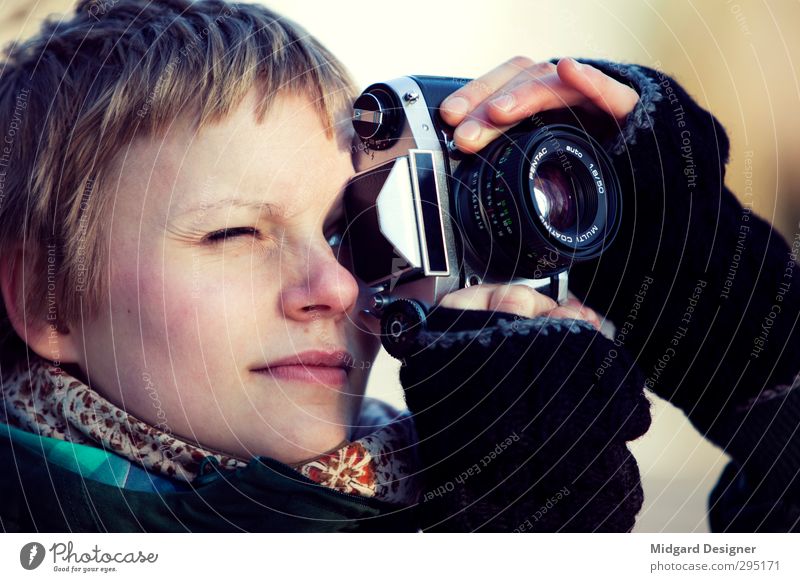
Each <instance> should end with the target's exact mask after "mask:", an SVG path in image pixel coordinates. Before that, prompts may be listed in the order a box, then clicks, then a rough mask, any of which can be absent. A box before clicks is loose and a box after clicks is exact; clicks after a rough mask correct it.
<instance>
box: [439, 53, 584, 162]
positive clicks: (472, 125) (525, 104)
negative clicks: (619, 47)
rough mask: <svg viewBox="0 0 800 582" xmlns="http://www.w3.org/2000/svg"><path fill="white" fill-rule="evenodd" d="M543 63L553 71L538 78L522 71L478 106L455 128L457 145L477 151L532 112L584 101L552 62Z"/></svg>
mask: <svg viewBox="0 0 800 582" xmlns="http://www.w3.org/2000/svg"><path fill="white" fill-rule="evenodd" d="M545 64H546V65H548V67H542V68H541V69H540V70H545V68H549V69H552V73H550V74H546V75H542V76H538V77H532V76H531V75H530V74H529V73H528V72H525V73H521V74H520V75H519V76H518V77H516V78H515V79H512V80H511V81H510V82H509V83H508V84H507V85H505V86H504V87H503V88H502V89H501V90H500V91H498V92H497V93H496V94H495V95H494V96H492V97H491V98H490V99H487V100H486V101H484V102H483V103H481V104H480V105H478V106H477V107H476V108H475V109H474V110H473V111H472V112H471V113H470V114H469V116H468V118H467V120H466V121H464V122H463V123H461V125H459V126H458V127H457V128H456V131H455V134H454V138H455V142H456V145H457V146H458V148H459V149H460V150H462V151H464V152H467V153H475V152H478V151H480V150H481V149H483V148H484V147H486V146H487V145H488V144H489V143H491V142H492V141H493V140H495V139H497V138H498V137H500V135H501V134H503V133H505V132H506V131H507V130H508V129H509V128H511V127H513V126H514V125H516V124H517V123H519V122H521V121H523V120H524V119H526V118H528V117H530V116H531V115H534V114H536V113H538V112H540V111H547V110H549V109H561V108H564V107H571V106H574V105H583V104H585V103H587V101H586V98H585V97H584V96H583V95H582V94H581V93H580V92H578V91H577V90H575V89H573V88H571V87H567V86H565V85H564V83H563V82H562V81H561V79H560V78H559V76H558V74H556V72H555V69H556V67H555V65H552V64H550V63H545Z"/></svg>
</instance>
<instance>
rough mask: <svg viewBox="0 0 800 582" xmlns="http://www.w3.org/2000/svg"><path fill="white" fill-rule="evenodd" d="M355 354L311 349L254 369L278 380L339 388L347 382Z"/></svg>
mask: <svg viewBox="0 0 800 582" xmlns="http://www.w3.org/2000/svg"><path fill="white" fill-rule="evenodd" d="M352 362H353V356H352V355H351V354H350V353H349V352H346V351H335V352H326V351H319V350H311V351H308V352H302V353H300V354H296V355H293V356H289V357H287V358H281V359H279V360H275V361H273V362H270V363H269V364H267V365H266V366H265V367H263V368H258V369H255V370H253V371H254V372H256V373H259V374H267V375H269V376H272V377H273V378H275V379H277V380H282V381H290V382H302V383H306V384H314V385H318V386H327V387H330V388H337V387H341V386H343V385H344V384H345V383H346V382H347V372H348V370H349V369H350V367H351V365H352Z"/></svg>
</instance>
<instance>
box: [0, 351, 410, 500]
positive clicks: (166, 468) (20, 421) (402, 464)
mask: <svg viewBox="0 0 800 582" xmlns="http://www.w3.org/2000/svg"><path fill="white" fill-rule="evenodd" d="M2 397H3V399H4V400H5V410H6V417H7V418H6V419H2V418H0V421H3V420H5V422H7V423H8V424H10V425H12V426H16V427H17V428H20V429H22V430H26V431H29V432H32V433H36V434H39V435H41V436H43V437H50V438H54V439H59V440H63V441H70V442H74V443H79V444H88V445H92V446H99V447H102V448H103V449H105V450H110V451H113V452H114V453H116V454H118V455H121V456H122V457H125V458H126V459H128V460H129V461H131V462H134V463H137V464H139V465H141V466H143V467H144V468H145V469H147V470H150V471H152V472H154V473H157V474H160V475H165V476H167V477H171V478H173V479H179V480H182V481H187V482H191V481H192V480H194V478H195V477H197V475H198V474H199V471H200V467H201V463H202V461H203V460H204V459H206V458H207V457H211V458H212V460H215V461H216V463H215V464H218V466H219V467H220V468H221V469H226V470H235V469H239V468H243V467H246V466H247V462H245V461H243V460H241V459H238V458H235V457H232V456H229V455H225V454H222V453H218V452H212V451H210V450H208V449H205V448H203V447H201V446H200V445H198V444H193V443H190V442H188V441H186V440H183V439H181V438H180V437H177V436H175V435H172V434H170V433H167V432H164V431H162V430H160V429H158V428H155V427H153V426H151V425H149V424H147V423H145V422H143V421H141V420H139V419H138V418H136V417H134V416H133V415H131V414H128V413H127V412H125V411H124V410H122V409H120V408H118V407H117V406H115V405H114V404H112V403H111V402H109V401H108V400H106V399H105V398H103V397H102V396H101V395H100V394H98V393H97V392H96V391H94V390H93V389H92V388H90V387H89V386H87V385H86V384H84V383H83V382H81V381H80V380H78V379H76V378H74V377H72V376H70V375H68V374H66V373H65V372H64V371H63V370H62V369H60V368H57V367H55V366H53V365H52V364H51V363H50V362H47V361H45V360H41V359H36V360H33V361H32V362H31V365H30V368H29V369H22V367H20V368H18V369H17V370H16V371H15V372H14V373H13V374H12V375H11V376H9V377H8V378H5V379H4V381H3V394H2ZM389 410H390V408H389V407H388V405H385V404H383V403H380V402H378V401H376V400H373V399H365V406H364V411H363V412H362V419H360V421H359V424H362V425H372V424H373V422H369V420H372V421H374V420H375V419H376V418H380V419H382V420H383V421H384V423H385V421H386V416H390V417H391V413H390V412H388V411H389ZM0 412H2V410H0ZM387 413H388V414H387ZM365 417H366V418H365ZM370 417H372V418H371V419H370ZM365 420H366V422H365ZM415 441H416V434H415V433H414V427H413V423H412V421H411V418H410V416H408V415H407V414H406V415H404V416H401V417H400V418H398V419H396V420H394V421H392V422H390V423H389V424H385V425H384V426H382V427H380V428H378V429H377V430H376V431H375V432H373V433H371V434H368V435H366V436H362V437H361V438H358V439H357V440H355V441H352V442H345V443H342V445H340V446H339V447H338V448H336V449H335V450H333V451H331V452H328V453H325V454H323V455H320V456H319V457H316V458H314V459H311V460H309V461H305V462H303V463H300V464H297V465H293V467H294V469H296V470H297V471H298V472H300V473H301V474H303V475H305V476H306V477H308V478H309V479H311V480H312V481H314V482H316V483H319V484H320V485H324V486H326V487H330V488H331V489H335V490H337V491H341V492H343V493H349V494H353V495H361V496H364V497H375V498H378V499H381V500H383V501H387V502H389V503H395V504H401V505H409V504H412V503H414V502H416V500H417V499H418V496H419V490H420V486H419V480H418V478H417V477H415V475H414V473H415V467H416V466H417V462H416V459H415V457H414V447H413V446H411V445H413V443H414V442H415ZM206 465H207V464H206Z"/></svg>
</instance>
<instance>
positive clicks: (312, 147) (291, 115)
mask: <svg viewBox="0 0 800 582" xmlns="http://www.w3.org/2000/svg"><path fill="white" fill-rule="evenodd" d="M255 100H256V94H255V92H254V91H251V92H250V93H249V94H248V95H247V96H246V98H245V100H244V101H243V103H242V104H241V105H240V106H239V107H238V108H237V109H236V110H235V111H233V112H232V113H231V114H230V115H229V116H227V117H226V118H225V119H224V120H222V121H220V122H218V123H214V124H212V125H209V126H206V127H203V128H202V129H200V130H199V131H195V130H193V129H192V128H191V127H190V126H189V125H188V124H185V123H178V122H176V123H175V124H174V125H173V127H171V128H170V130H169V132H168V133H167V134H166V135H165V136H164V138H163V139H159V140H152V139H150V140H140V141H137V142H135V143H134V144H132V146H131V148H130V149H129V151H128V153H127V155H126V156H125V161H124V162H123V164H124V165H123V168H122V174H121V186H122V188H121V190H133V191H134V192H136V191H138V192H139V193H141V194H146V195H147V196H146V197H147V198H148V199H150V200H153V203H154V204H155V203H156V199H157V200H158V201H160V202H162V203H165V204H166V205H167V207H168V208H167V209H166V211H167V212H168V214H169V215H171V216H177V215H180V214H181V213H184V212H187V211H190V210H191V209H193V208H194V207H196V206H197V205H198V204H201V205H209V204H213V203H214V202H215V201H217V200H231V201H237V200H239V201H241V202H242V203H259V202H263V203H271V204H275V205H276V206H281V207H287V208H288V207H292V206H294V207H307V206H308V205H314V204H316V203H325V202H326V201H327V202H329V201H330V199H332V198H334V197H335V196H336V194H337V193H338V192H339V191H340V190H341V188H342V186H344V184H345V182H346V181H347V180H348V179H349V178H350V177H351V176H352V174H353V166H352V161H351V155H350V151H349V148H347V147H346V146H344V143H345V142H346V139H342V138H341V135H340V136H338V139H337V136H331V137H328V136H327V135H326V134H325V127H324V125H323V123H322V121H321V119H320V117H319V114H318V113H317V111H316V109H315V107H314V104H313V102H312V101H311V100H310V99H308V98H307V97H304V96H298V95H293V94H288V93H287V94H281V95H279V96H277V97H276V99H275V101H274V102H273V104H272V106H271V107H270V109H269V111H268V112H267V114H266V116H265V117H264V119H263V120H262V121H261V123H258V122H257V121H256V118H255V115H254V109H255V103H256V101H255ZM143 189H144V190H146V192H142V190H143Z"/></svg>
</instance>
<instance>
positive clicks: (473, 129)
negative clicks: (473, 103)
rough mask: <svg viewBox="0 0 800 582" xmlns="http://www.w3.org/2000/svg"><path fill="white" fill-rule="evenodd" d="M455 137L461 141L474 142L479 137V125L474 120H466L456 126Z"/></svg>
mask: <svg viewBox="0 0 800 582" xmlns="http://www.w3.org/2000/svg"><path fill="white" fill-rule="evenodd" d="M456 135H457V136H458V137H460V138H461V139H466V140H468V141H475V140H476V139H478V138H479V137H480V136H481V124H480V123H478V122H477V121H475V120H474V119H468V120H467V121H465V122H464V123H462V124H461V125H459V126H458V128H457V129H456Z"/></svg>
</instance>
